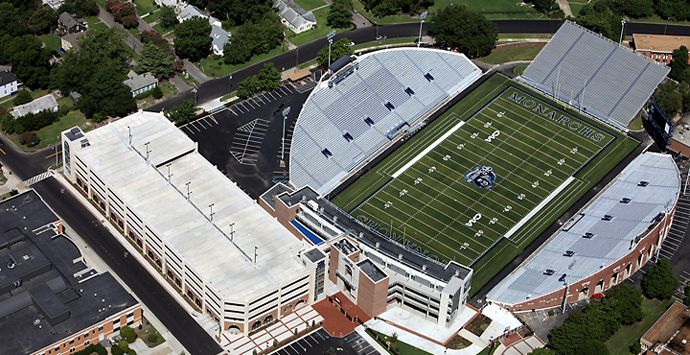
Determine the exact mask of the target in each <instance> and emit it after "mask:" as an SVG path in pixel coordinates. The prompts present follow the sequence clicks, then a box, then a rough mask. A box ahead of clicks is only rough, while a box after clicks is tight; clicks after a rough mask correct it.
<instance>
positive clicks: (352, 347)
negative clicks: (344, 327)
mask: <svg viewBox="0 0 690 355" xmlns="http://www.w3.org/2000/svg"><path fill="white" fill-rule="evenodd" d="M328 349H333V350H335V352H336V353H337V354H357V355H377V354H380V353H379V352H378V351H376V349H374V347H372V346H371V344H369V343H368V342H367V341H366V340H364V338H362V337H361V336H360V335H359V334H357V333H352V334H350V335H348V336H347V337H345V338H333V337H331V336H329V335H328V333H326V331H324V330H323V329H319V330H317V331H315V332H313V333H311V334H307V335H306V336H304V337H302V338H300V339H297V340H296V341H294V342H292V343H290V344H288V345H286V346H284V347H282V348H281V349H279V350H278V351H276V352H274V354H278V355H301V354H307V355H322V354H325V353H326V352H327V351H328Z"/></svg>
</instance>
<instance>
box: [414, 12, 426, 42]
mask: <svg viewBox="0 0 690 355" xmlns="http://www.w3.org/2000/svg"><path fill="white" fill-rule="evenodd" d="M428 15H429V12H428V11H424V12H422V13H421V14H419V39H418V40H417V47H419V46H420V45H422V25H423V24H424V19H425V18H426V17H427V16H428Z"/></svg>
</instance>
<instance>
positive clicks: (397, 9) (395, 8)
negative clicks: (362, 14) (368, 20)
mask: <svg viewBox="0 0 690 355" xmlns="http://www.w3.org/2000/svg"><path fill="white" fill-rule="evenodd" d="M362 3H363V4H364V8H365V9H367V10H369V11H371V12H373V13H374V15H376V16H378V17H383V16H388V15H395V14H398V13H405V14H410V15H414V14H419V13H421V12H422V11H424V9H426V8H428V7H429V6H432V5H434V0H362Z"/></svg>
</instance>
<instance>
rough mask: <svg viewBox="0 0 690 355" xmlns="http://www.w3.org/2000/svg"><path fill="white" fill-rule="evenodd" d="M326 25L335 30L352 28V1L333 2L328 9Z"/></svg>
mask: <svg viewBox="0 0 690 355" xmlns="http://www.w3.org/2000/svg"><path fill="white" fill-rule="evenodd" d="M326 23H327V24H328V25H329V26H331V27H335V28H348V27H351V26H352V0H333V3H332V4H331V6H330V7H329V10H328V17H327V18H326Z"/></svg>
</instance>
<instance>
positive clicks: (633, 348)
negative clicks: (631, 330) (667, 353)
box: [628, 339, 642, 354]
mask: <svg viewBox="0 0 690 355" xmlns="http://www.w3.org/2000/svg"><path fill="white" fill-rule="evenodd" d="M628 351H630V353H632V354H639V353H641V352H642V344H640V339H637V341H636V342H634V343H632V344H631V345H630V347H628Z"/></svg>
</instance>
